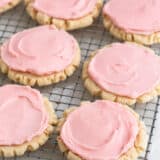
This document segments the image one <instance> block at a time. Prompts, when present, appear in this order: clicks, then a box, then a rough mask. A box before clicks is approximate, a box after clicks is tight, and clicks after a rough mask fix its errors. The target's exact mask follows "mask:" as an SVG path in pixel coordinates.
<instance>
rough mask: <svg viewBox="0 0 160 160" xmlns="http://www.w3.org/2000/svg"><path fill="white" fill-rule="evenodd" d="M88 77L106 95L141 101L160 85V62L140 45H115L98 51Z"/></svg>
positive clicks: (92, 61) (157, 57) (152, 53)
mask: <svg viewBox="0 0 160 160" xmlns="http://www.w3.org/2000/svg"><path fill="white" fill-rule="evenodd" d="M88 74H89V76H90V77H91V78H92V79H93V80H94V81H95V82H96V83H97V85H98V86H100V87H101V88H103V89H104V90H106V91H109V92H111V93H115V94H118V95H121V96H127V97H131V98H137V97H139V96H141V95H142V94H144V93H146V92H149V91H151V90H152V89H154V87H155V86H156V85H157V84H158V83H159V82H160V58H159V56H157V55H155V54H154V52H152V51H151V50H147V49H146V48H144V47H139V46H137V45H136V44H130V43H113V44H112V45H111V46H107V47H105V48H103V49H101V50H99V51H98V53H97V54H96V56H95V57H94V58H93V59H92V60H91V62H90V64H89V67H88Z"/></svg>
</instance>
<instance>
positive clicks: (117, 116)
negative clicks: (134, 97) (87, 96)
mask: <svg viewBox="0 0 160 160" xmlns="http://www.w3.org/2000/svg"><path fill="white" fill-rule="evenodd" d="M124 115H125V116H124ZM138 132H139V128H138V120H137V119H136V116H135V115H134V114H133V113H132V112H130V111H129V109H126V108H125V107H124V106H122V105H121V104H118V103H114V102H110V101H105V100H97V101H95V102H92V103H91V102H87V103H84V104H82V105H81V107H79V108H77V109H75V110H74V111H73V112H71V113H70V114H69V115H68V117H67V119H66V121H65V122H64V124H63V126H62V128H61V133H60V138H61V139H62V141H63V143H64V144H65V145H66V146H67V148H69V149H70V150H71V151H72V152H73V153H75V154H76V155H79V156H80V157H81V158H84V159H87V160H93V159H101V160H106V159H107V160H108V159H118V158H120V156H121V155H122V154H125V153H126V152H127V151H128V150H129V149H130V148H132V147H134V143H135V140H136V136H137V134H138Z"/></svg>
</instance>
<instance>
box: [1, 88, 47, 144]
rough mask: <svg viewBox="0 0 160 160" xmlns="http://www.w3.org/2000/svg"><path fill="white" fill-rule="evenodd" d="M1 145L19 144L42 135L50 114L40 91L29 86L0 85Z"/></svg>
mask: <svg viewBox="0 0 160 160" xmlns="http://www.w3.org/2000/svg"><path fill="white" fill-rule="evenodd" d="M0 115H1V116H0V125H1V128H0V145H2V146H3V145H8V146H9V145H19V144H23V143H24V142H28V141H31V140H32V138H33V137H35V136H38V135H41V134H42V133H43V132H44V130H45V129H46V128H47V126H48V114H47V112H46V110H45V108H44V101H43V97H42V96H41V94H40V92H39V91H37V90H35V89H31V88H30V87H27V86H18V85H5V86H3V87H0Z"/></svg>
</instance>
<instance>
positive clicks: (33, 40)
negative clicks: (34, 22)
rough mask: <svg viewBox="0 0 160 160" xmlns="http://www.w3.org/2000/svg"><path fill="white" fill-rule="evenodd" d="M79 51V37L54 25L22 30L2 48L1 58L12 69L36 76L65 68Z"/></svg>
mask: <svg viewBox="0 0 160 160" xmlns="http://www.w3.org/2000/svg"><path fill="white" fill-rule="evenodd" d="M76 53H77V44H76V40H75V39H74V38H73V37H72V36H71V35H69V34H68V33H67V32H65V31H63V30H58V29H56V28H54V27H53V26H40V27H35V28H32V29H27V30H24V31H22V32H19V33H17V34H15V35H14V36H12V37H11V39H10V40H9V41H8V42H6V43H5V44H4V45H2V47H1V58H2V60H3V61H4V62H5V63H6V64H7V65H8V66H9V67H10V68H11V69H14V70H16V71H22V72H29V73H33V74H36V75H48V74H51V73H55V72H60V71H63V70H64V69H65V68H66V67H67V66H69V65H70V64H71V63H72V61H73V59H74V57H75V54H76Z"/></svg>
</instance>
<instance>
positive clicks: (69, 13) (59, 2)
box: [33, 0, 97, 19]
mask: <svg viewBox="0 0 160 160" xmlns="http://www.w3.org/2000/svg"><path fill="white" fill-rule="evenodd" d="M96 2H97V0H67V3H64V0H54V1H52V0H45V1H44V0H35V1H34V3H33V7H34V8H35V9H37V10H39V11H41V12H43V13H45V14H47V15H49V16H52V17H53V18H61V19H77V18H81V17H83V16H85V15H87V14H89V13H90V12H92V10H93V9H94V7H95V5H96Z"/></svg>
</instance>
